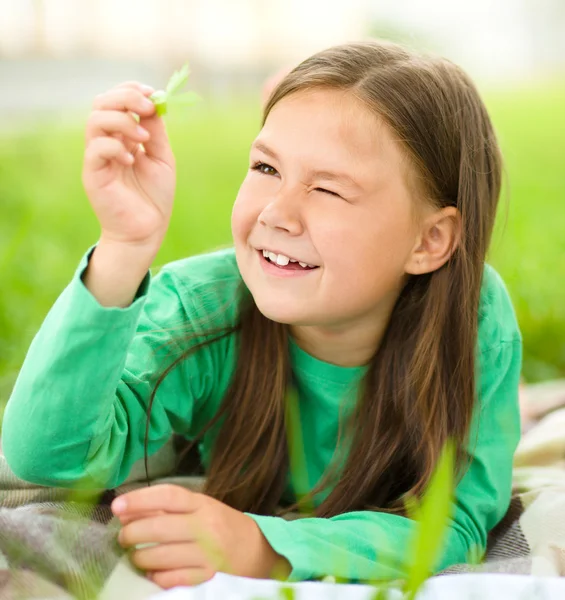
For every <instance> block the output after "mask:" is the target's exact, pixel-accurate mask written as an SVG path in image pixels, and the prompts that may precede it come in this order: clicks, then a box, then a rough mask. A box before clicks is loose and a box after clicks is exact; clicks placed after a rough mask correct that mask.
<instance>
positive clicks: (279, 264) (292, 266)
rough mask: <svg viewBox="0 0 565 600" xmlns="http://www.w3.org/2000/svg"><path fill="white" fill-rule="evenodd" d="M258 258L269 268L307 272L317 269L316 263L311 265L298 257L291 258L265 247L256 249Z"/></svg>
mask: <svg viewBox="0 0 565 600" xmlns="http://www.w3.org/2000/svg"><path fill="white" fill-rule="evenodd" d="M257 253H258V254H259V259H260V260H261V261H262V263H263V264H267V265H269V267H270V268H271V269H273V268H274V269H280V270H281V271H296V272H298V273H299V272H304V273H306V272H309V271H314V270H316V269H319V266H318V265H311V264H308V263H305V262H302V261H299V260H298V259H295V258H291V257H290V256H287V255H285V254H280V253H276V252H271V251H270V250H266V249H259V250H257Z"/></svg>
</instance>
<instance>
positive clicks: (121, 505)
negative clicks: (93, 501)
mask: <svg viewBox="0 0 565 600" xmlns="http://www.w3.org/2000/svg"><path fill="white" fill-rule="evenodd" d="M126 508H127V502H126V501H125V500H124V498H116V499H115V500H114V502H112V511H113V512H114V514H116V513H118V514H119V513H123V512H125V510H126Z"/></svg>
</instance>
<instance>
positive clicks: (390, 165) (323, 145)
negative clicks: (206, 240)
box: [232, 89, 417, 328]
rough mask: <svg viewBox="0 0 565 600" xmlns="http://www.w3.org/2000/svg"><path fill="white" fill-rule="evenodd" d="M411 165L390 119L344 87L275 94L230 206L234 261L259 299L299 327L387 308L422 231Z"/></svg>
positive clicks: (335, 323)
mask: <svg viewBox="0 0 565 600" xmlns="http://www.w3.org/2000/svg"><path fill="white" fill-rule="evenodd" d="M406 171H407V164H406V159H405V158H404V156H403V154H402V152H401V150H400V147H399V145H398V143H397V142H395V141H394V139H393V136H392V134H391V132H390V130H389V128H388V127H387V126H386V125H384V123H383V122H382V121H380V120H378V119H377V118H376V117H375V115H374V114H372V113H371V112H370V111H369V110H368V109H367V108H366V107H364V106H363V105H362V104H361V103H360V101H358V100H356V99H355V98H353V97H352V96H351V94H347V93H344V92H343V91H339V90H322V89H315V90H310V91H307V92H297V93H295V94H292V95H290V96H287V97H286V98H283V99H282V100H281V101H279V102H278V103H277V104H276V105H275V106H274V108H273V109H272V111H271V112H270V114H269V116H268V117H267V120H266V122H265V125H264V127H263V129H262V130H261V132H260V133H259V135H258V137H257V138H256V140H255V141H254V143H253V145H252V148H251V153H250V169H249V172H248V174H247V176H246V178H245V180H244V181H243V183H242V185H241V188H240V190H239V194H238V196H237V199H236V202H235V205H234V208H233V213H232V233H233V239H234V244H235V251H236V258H237V263H238V266H239V269H240V272H241V275H242V277H243V279H244V281H245V283H246V285H247V287H248V288H249V290H250V291H251V293H252V295H253V298H254V300H255V303H256V304H257V307H258V308H259V310H260V311H261V312H262V313H263V314H264V315H265V316H266V317H268V318H270V319H272V320H274V321H278V322H281V323H288V324H292V325H295V326H308V325H311V326H323V327H327V328H341V327H344V326H346V327H350V326H351V325H352V324H356V325H357V326H359V327H373V326H376V325H375V324H376V323H377V322H378V321H379V320H382V319H388V317H389V316H390V312H391V311H392V307H393V306H394V302H395V301H396V298H397V297H398V294H399V293H400V290H401V289H402V286H403V284H404V282H405V277H406V271H405V267H406V263H407V261H408V259H409V258H410V256H411V254H412V252H413V250H414V247H415V244H416V239H417V221H416V219H415V210H414V200H413V198H412V196H411V194H410V191H409V188H408V185H407V183H406ZM263 251H266V252H265V253H268V254H267V257H265V256H264V252H263ZM275 254H276V255H282V256H278V261H277V256H274V255H275ZM268 257H271V258H270V259H269V258H268ZM287 259H292V260H296V261H299V262H301V263H306V264H307V265H313V266H314V268H311V267H306V268H305V267H303V266H301V265H300V264H299V262H289V263H288V264H286V263H287ZM271 260H272V261H274V262H278V263H279V264H280V266H276V265H275V264H273V262H271Z"/></svg>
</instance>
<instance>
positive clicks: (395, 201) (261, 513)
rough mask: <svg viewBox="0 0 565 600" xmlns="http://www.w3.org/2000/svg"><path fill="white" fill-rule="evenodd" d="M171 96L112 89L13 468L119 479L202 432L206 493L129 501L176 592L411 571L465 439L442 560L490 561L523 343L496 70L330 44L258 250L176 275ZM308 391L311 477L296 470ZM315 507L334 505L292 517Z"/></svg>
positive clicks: (271, 192)
mask: <svg viewBox="0 0 565 600" xmlns="http://www.w3.org/2000/svg"><path fill="white" fill-rule="evenodd" d="M151 92H152V90H151V89H148V88H146V87H145V86H142V85H140V84H138V83H135V82H133V83H125V84H123V85H120V86H118V87H116V88H114V89H112V90H110V91H108V92H106V93H104V94H102V95H100V96H98V97H97V98H96V100H95V103H94V110H93V112H92V115H91V116H90V118H89V120H88V125H87V130H86V141H87V144H86V152H85V158H84V170H83V183H84V187H85V189H86V193H87V195H88V198H89V200H90V202H91V204H92V207H93V209H94V211H95V213H96V216H97V218H98V220H99V221H100V225H101V235H100V239H99V241H98V244H97V245H96V247H95V248H94V249H92V250H90V251H88V252H87V254H86V256H85V257H84V258H83V260H82V261H81V263H80V265H79V267H78V269H77V271H76V275H75V277H74V278H73V280H72V281H71V283H70V285H69V286H68V287H67V288H66V289H65V290H64V292H63V293H62V295H61V296H60V297H59V299H58V300H57V302H56V303H55V305H54V306H53V308H52V310H51V311H50V313H49V314H48V316H47V318H46V320H45V322H44V324H43V325H42V327H41V329H40V331H39V332H38V334H37V336H36V337H35V339H34V341H33V343H32V345H31V347H30V349H29V352H28V355H27V357H26V360H25V363H24V365H23V368H22V371H21V373H20V375H19V379H18V381H17V383H16V386H15V388H14V391H13V394H12V397H11V398H10V401H9V404H8V407H7V409H6V413H5V419H4V425H3V435H4V437H3V447H4V452H5V454H6V458H7V461H8V463H9V464H10V465H11V467H12V469H13V470H14V471H15V473H16V474H17V475H19V476H20V477H22V478H23V479H26V480H29V481H33V482H37V483H40V484H44V485H59V486H71V485H76V483H77V482H78V481H81V480H83V479H85V478H88V480H89V482H90V484H91V485H96V486H98V487H102V486H107V487H114V486H117V485H119V484H120V483H121V482H122V481H124V479H125V478H126V477H127V475H128V473H129V471H130V468H131V466H132V465H133V463H134V462H135V461H137V460H138V459H140V458H141V457H142V456H143V454H144V443H145V442H147V451H148V453H149V454H152V453H154V452H156V450H157V449H158V448H159V447H161V446H162V445H163V444H164V443H165V442H166V441H167V440H168V439H169V438H170V436H171V434H172V433H173V432H175V433H177V434H181V435H182V436H184V437H186V438H187V439H189V440H193V442H197V443H198V444H199V446H198V447H199V450H200V453H201V459H202V463H203V465H204V467H205V470H206V475H207V480H206V486H205V489H204V493H203V494H198V493H194V492H190V491H188V490H186V489H184V488H181V487H177V486H164V487H163V486H154V487H149V488H146V489H143V490H139V491H135V492H132V493H130V494H126V495H124V496H121V497H119V498H118V499H116V500H115V501H114V503H113V507H112V508H113V510H114V512H115V514H116V515H118V516H119V517H120V519H121V522H122V525H123V528H122V529H121V532H120V536H119V540H120V542H121V543H122V544H123V545H124V546H125V547H132V546H135V547H137V546H138V545H141V544H143V545H146V544H150V545H149V546H144V547H142V548H139V547H137V549H136V550H135V551H134V552H133V554H132V557H133V561H134V563H135V564H136V565H137V566H138V567H140V568H141V569H145V570H146V571H147V572H148V575H149V577H151V578H152V579H153V580H154V581H155V582H157V583H158V584H160V585H161V586H163V587H171V586H174V585H179V584H193V583H197V582H201V581H203V580H206V579H209V578H210V577H211V576H212V575H213V574H214V573H215V572H216V571H218V570H222V571H228V572H231V573H235V574H238V575H244V576H250V577H268V576H270V575H271V574H272V573H273V569H275V567H277V565H278V567H279V571H278V572H279V573H280V572H281V570H280V569H281V568H282V569H283V572H284V574H285V575H287V576H288V577H289V579H290V580H302V579H311V578H317V577H321V576H323V575H326V574H332V575H336V576H341V577H346V578H348V579H357V580H366V579H373V578H389V577H392V578H397V577H403V575H404V574H405V573H404V566H403V565H404V558H405V553H406V549H407V547H408V545H409V543H410V539H411V536H412V535H413V533H414V529H415V523H414V522H413V521H411V520H410V519H409V518H407V517H406V515H405V511H404V506H405V501H406V499H407V498H408V497H410V496H412V497H413V496H418V495H421V493H422V491H423V490H424V489H425V487H426V485H427V484H428V482H429V480H430V475H431V473H432V472H433V470H434V466H435V464H436V461H437V459H438V456H439V454H440V451H441V449H442V447H443V446H444V443H445V442H446V441H447V440H448V439H452V440H454V441H455V442H456V444H457V447H458V450H459V452H458V467H459V468H458V473H459V475H460V476H459V479H458V485H457V488H456V493H455V501H454V506H453V513H452V517H451V520H450V523H449V530H448V534H447V538H446V541H445V546H444V550H443V554H442V556H441V559H440V560H439V562H438V564H437V565H436V569H437V570H440V569H443V568H445V567H447V566H449V565H451V564H454V563H457V562H462V561H465V560H466V558H467V556H468V553H469V551H470V550H471V549H474V550H476V549H477V548H480V549H484V548H485V545H486V539H487V533H488V531H489V530H490V529H491V528H492V527H494V525H496V524H497V523H498V521H499V520H500V519H501V517H502V516H503V515H504V513H505V511H506V509H507V508H508V505H509V498H510V489H511V469H512V456H513V453H514V450H515V448H516V445H517V443H518V438H519V412H518V401H517V396H518V380H519V373H520V366H521V337H520V333H519V330H518V326H517V324H516V319H515V315H514V312H513V309H512V306H511V303H510V300H509V298H508V294H507V292H506V289H505V287H504V284H503V283H502V281H501V279H500V278H499V276H498V275H497V274H496V273H495V271H494V270H493V269H492V268H491V267H489V266H487V265H485V262H484V261H485V253H486V251H487V247H488V243H489V239H490V236H491V232H492V228H493V222H494V218H495V212H496V206H497V202H498V197H499V192H500V180H501V158H500V154H499V149H498V146H497V142H496V139H495V134H494V132H493V128H492V125H491V122H490V120H489V117H488V115H487V112H486V110H485V107H484V105H483V103H482V102H481V100H480V98H479V96H478V93H477V91H476V89H475V87H474V85H473V84H472V82H471V81H470V80H469V78H468V77H467V76H466V75H465V74H464V73H463V72H462V71H461V70H460V69H459V68H458V67H456V66H454V65H453V64H452V63H450V62H449V61H447V60H443V59H436V58H429V57H425V56H420V55H417V54H413V53H411V52H409V51H407V50H405V49H403V48H401V47H398V46H396V45H393V44H388V43H380V42H366V43H355V44H348V45H343V46H338V47H334V48H331V49H329V50H326V51H323V52H320V53H318V54H316V55H314V56H312V57H311V58H309V59H308V60H306V61H304V62H303V63H302V64H301V65H299V66H298V67H296V68H295V69H294V70H293V71H292V72H291V73H290V74H288V75H287V76H286V77H285V78H284V80H283V81H282V82H281V83H280V85H279V86H278V87H277V88H276V89H275V91H274V92H273V94H272V96H271V98H270V99H269V102H268V103H267V106H266V107H265V115H264V122H263V127H262V129H261V131H260V133H259V135H258V137H257V138H256V139H255V141H254V142H253V144H252V147H251V153H250V166H249V171H248V173H247V175H246V177H245V179H244V181H243V183H242V185H241V189H240V190H239V194H238V196H237V199H236V201H235V204H234V207H233V214H232V232H233V241H234V249H229V250H222V251H218V252H213V253H209V254H205V255H202V256H195V257H191V258H187V259H183V260H179V261H176V262H173V263H171V264H169V265H167V266H166V267H165V268H163V269H162V271H160V273H159V274H158V276H157V277H155V279H154V280H153V281H150V273H149V267H150V265H151V264H152V262H153V260H154V258H155V255H156V253H157V251H158V249H159V247H160V246H161V244H162V242H163V238H164V236H165V232H166V230H167V227H168V224H169V219H170V216H171V209H172V206H173V195H174V190H175V161H174V157H173V154H172V152H171V148H170V146H169V142H168V140H167V136H166V132H165V127H164V124H163V121H162V120H161V119H160V118H159V117H157V116H156V114H155V110H154V106H153V105H152V103H151V102H150V101H149V100H148V99H147V96H148V95H149V94H150V93H151ZM134 114H137V115H138V116H139V117H140V124H139V125H138V124H137V123H136V120H135V119H134V116H133V115H134ZM141 144H142V145H141ZM180 328H182V329H183V330H184V331H186V332H188V334H187V335H185V334H184V333H183V334H182V335H181V332H180V331H179V329H180ZM172 353H174V354H175V357H174V359H172V358H171V354H172ZM293 397H297V398H298V407H299V410H300V417H299V419H300V420H299V424H300V429H301V431H302V433H303V436H302V437H303V448H300V449H299V450H298V451H300V452H302V454H303V457H304V459H305V465H306V472H305V474H304V478H303V479H299V478H297V477H294V476H293V474H292V473H289V471H290V469H289V456H290V457H291V458H292V456H293V453H296V452H297V448H296V447H295V446H293V445H292V444H290V445H289V446H287V434H286V430H287V429H288V427H287V424H286V423H285V413H289V412H290V411H286V402H285V400H286V399H288V398H293ZM147 415H149V417H148V416H147ZM146 419H149V420H148V422H147V439H145V438H146ZM294 455H295V454H294ZM304 494H306V496H305V497H304V498H303V495H304ZM300 498H302V502H301V503H300V504H299V506H306V505H307V504H309V503H310V504H311V505H312V506H313V514H312V515H311V516H309V517H307V518H302V519H298V520H287V519H284V518H283V516H282V515H283V514H284V513H285V510H284V508H283V509H281V508H280V507H286V512H288V511H289V510H292V509H295V508H296V504H293V503H294V501H295V500H297V499H300ZM212 550H213V551H212Z"/></svg>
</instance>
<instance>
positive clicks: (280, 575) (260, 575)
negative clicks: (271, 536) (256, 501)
mask: <svg viewBox="0 0 565 600" xmlns="http://www.w3.org/2000/svg"><path fill="white" fill-rule="evenodd" d="M253 522H254V523H255V521H253ZM255 526H256V528H257V534H258V542H257V548H258V550H257V558H256V560H255V565H254V566H255V568H254V574H253V575H252V577H255V578H257V579H279V580H285V579H287V578H288V576H289V575H290V573H291V571H292V565H291V564H290V562H289V561H288V560H287V559H286V558H285V557H284V556H282V555H281V554H279V553H278V552H277V551H276V550H275V549H274V548H273V547H272V546H271V544H270V543H269V541H268V540H267V538H266V537H265V536H264V535H263V532H262V531H261V529H260V527H259V525H257V523H255Z"/></svg>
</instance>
